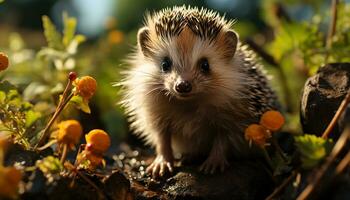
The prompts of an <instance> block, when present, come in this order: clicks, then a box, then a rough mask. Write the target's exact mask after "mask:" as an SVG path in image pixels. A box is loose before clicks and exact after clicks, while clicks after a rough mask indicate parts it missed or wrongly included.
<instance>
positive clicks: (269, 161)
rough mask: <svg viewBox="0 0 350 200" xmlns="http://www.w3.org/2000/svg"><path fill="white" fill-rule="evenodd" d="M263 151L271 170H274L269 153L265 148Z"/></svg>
mask: <svg viewBox="0 0 350 200" xmlns="http://www.w3.org/2000/svg"><path fill="white" fill-rule="evenodd" d="M262 150H263V154H264V158H265V160H266V162H267V164H268V165H269V167H270V168H271V170H273V164H272V161H271V158H270V156H269V153H267V151H266V149H265V148H262Z"/></svg>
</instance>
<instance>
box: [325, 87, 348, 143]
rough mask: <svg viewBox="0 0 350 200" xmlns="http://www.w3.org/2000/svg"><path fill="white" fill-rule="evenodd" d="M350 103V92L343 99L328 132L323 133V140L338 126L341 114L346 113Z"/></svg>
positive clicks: (327, 129) (328, 127)
mask: <svg viewBox="0 0 350 200" xmlns="http://www.w3.org/2000/svg"><path fill="white" fill-rule="evenodd" d="M349 102H350V90H349V91H348V93H347V94H346V96H345V98H344V99H343V101H342V102H341V104H340V106H339V108H338V110H337V112H336V113H335V115H334V117H333V119H332V121H331V122H330V123H329V124H328V126H327V128H326V130H325V131H324V132H323V134H322V138H328V136H329V134H330V133H331V131H332V130H333V128H334V126H335V125H336V123H337V121H338V119H339V117H340V116H341V114H342V113H343V112H344V110H345V109H346V107H347V105H348V104H349Z"/></svg>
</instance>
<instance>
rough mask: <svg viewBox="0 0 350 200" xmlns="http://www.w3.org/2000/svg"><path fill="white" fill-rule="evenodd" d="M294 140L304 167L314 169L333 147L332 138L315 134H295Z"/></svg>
mask: <svg viewBox="0 0 350 200" xmlns="http://www.w3.org/2000/svg"><path fill="white" fill-rule="evenodd" d="M294 140H295V145H296V147H297V149H298V151H299V153H300V159H301V162H302V167H303V168H304V169H312V168H313V167H315V166H317V165H318V164H319V163H320V162H321V161H322V160H323V159H324V158H325V157H326V156H327V155H328V154H329V152H330V150H331V149H332V147H333V141H332V140H330V139H323V138H321V137H317V136H315V135H309V134H305V135H301V136H295V137H294Z"/></svg>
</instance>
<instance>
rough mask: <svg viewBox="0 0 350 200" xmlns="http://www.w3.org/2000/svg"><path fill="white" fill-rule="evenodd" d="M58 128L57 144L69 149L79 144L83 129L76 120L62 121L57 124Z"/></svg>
mask: <svg viewBox="0 0 350 200" xmlns="http://www.w3.org/2000/svg"><path fill="white" fill-rule="evenodd" d="M58 128H59V130H58V135H57V141H58V143H61V144H68V146H69V147H70V148H71V147H72V146H73V147H74V145H75V144H77V143H78V142H79V140H80V137H81V135H82V133H83V128H82V127H81V125H80V123H79V122H78V121H77V120H66V121H62V122H60V123H59V124H58Z"/></svg>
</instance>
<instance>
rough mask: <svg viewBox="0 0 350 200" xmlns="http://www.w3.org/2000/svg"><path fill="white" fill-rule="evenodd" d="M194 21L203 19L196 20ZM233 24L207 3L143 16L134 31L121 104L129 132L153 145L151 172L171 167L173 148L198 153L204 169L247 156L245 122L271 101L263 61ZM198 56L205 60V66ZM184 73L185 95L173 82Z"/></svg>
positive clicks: (272, 104) (185, 153)
mask: <svg viewBox="0 0 350 200" xmlns="http://www.w3.org/2000/svg"><path fill="white" fill-rule="evenodd" d="M178 18H180V19H181V20H178ZM204 18H205V19H204ZM176 20H178V21H176ZM200 20H207V21H205V22H203V21H202V22H203V23H201V25H196V24H195V23H197V21H199V22H198V23H200V22H201V21H200ZM210 20H214V22H212V21H210ZM212 23H216V24H214V25H213V24H212ZM169 24H170V25H169ZM203 24H204V25H206V24H207V25H208V26H210V27H208V29H210V28H211V30H209V31H208V30H206V26H203ZM165 25H167V27H164V26H165ZM232 25H233V23H232V21H226V20H225V19H224V18H223V17H220V16H219V15H218V14H217V13H215V12H212V11H209V10H206V9H201V10H200V9H197V8H190V7H174V8H172V9H166V10H162V11H160V12H158V13H155V14H153V15H149V16H148V17H147V19H146V23H145V26H144V27H143V28H141V29H140V30H139V32H138V46H137V51H136V53H135V54H134V55H133V56H131V57H130V58H129V60H128V62H129V64H130V65H131V68H130V69H129V70H128V71H126V72H125V79H124V81H123V82H122V83H121V84H122V85H123V87H124V89H123V95H124V96H123V97H124V98H123V101H122V104H123V105H124V107H125V108H126V112H127V113H128V116H129V120H130V122H131V128H132V129H133V130H134V132H135V133H137V134H139V135H140V136H141V137H143V138H144V139H145V141H146V143H147V144H150V145H152V146H154V147H155V148H156V153H157V157H156V159H155V160H154V162H153V163H152V164H151V165H150V166H149V167H148V171H149V172H151V173H152V174H153V176H155V177H156V176H159V175H163V174H164V173H165V172H166V171H170V172H171V171H172V169H173V162H174V154H181V155H183V156H189V157H196V156H199V157H201V156H202V157H203V156H204V157H206V160H205V161H204V162H203V164H202V165H201V166H200V169H201V170H202V171H204V172H211V173H213V172H214V171H216V170H221V171H223V170H224V169H225V167H227V166H228V159H229V158H231V157H245V156H248V155H249V153H250V149H249V147H248V144H247V142H246V141H245V140H244V136H243V134H244V133H243V132H244V129H245V128H246V126H247V125H248V124H250V123H253V122H256V121H257V120H258V119H259V117H260V115H261V114H262V113H263V112H264V111H266V110H268V109H271V108H275V105H276V104H275V103H276V98H275V96H274V94H273V92H272V90H271V89H270V88H269V86H268V84H267V79H266V77H265V75H264V73H263V72H262V70H261V66H260V65H259V64H258V63H257V62H256V59H255V57H254V54H253V53H252V52H250V51H248V50H247V49H246V47H245V46H243V45H241V43H240V42H239V41H238V35H237V34H236V33H235V32H234V31H233V30H232V29H231V28H232ZM174 26H179V27H175V28H174ZM212 26H217V27H214V28H213V27H212ZM165 57H168V58H169V59H171V69H170V70H168V71H167V72H164V71H162V69H161V66H162V64H163V60H164V58H165ZM203 58H205V59H207V61H208V63H209V71H206V72H205V73H204V72H203V70H202V69H201V66H199V65H201V63H200V61H201V60H202V59H203ZM184 80H185V81H187V82H188V83H190V84H191V86H192V89H191V91H190V92H188V93H186V94H185V95H184V94H182V93H179V92H177V90H176V89H175V87H176V85H177V84H178V83H179V82H181V81H184Z"/></svg>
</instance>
